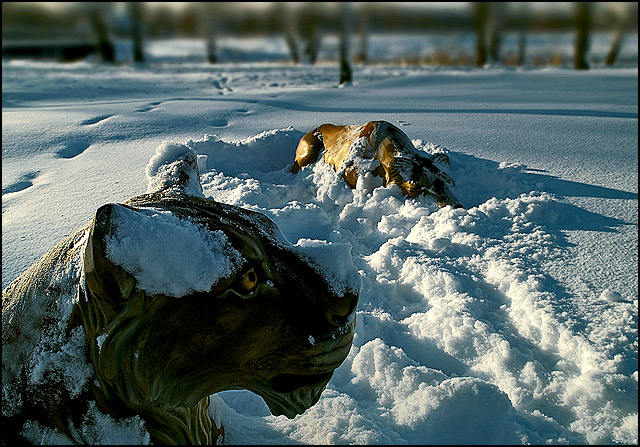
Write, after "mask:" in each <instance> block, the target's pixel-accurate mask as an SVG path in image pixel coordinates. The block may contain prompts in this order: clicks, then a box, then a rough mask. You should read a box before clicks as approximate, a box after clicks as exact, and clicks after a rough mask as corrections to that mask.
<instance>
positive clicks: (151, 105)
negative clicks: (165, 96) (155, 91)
mask: <svg viewBox="0 0 640 447" xmlns="http://www.w3.org/2000/svg"><path fill="white" fill-rule="evenodd" d="M160 104H162V102H161V101H156V102H150V103H149V104H147V105H146V106H142V107H140V108H139V109H136V112H150V111H151V110H153V109H155V108H156V107H157V106H159V105H160Z"/></svg>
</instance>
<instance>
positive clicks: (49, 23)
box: [2, 2, 638, 82]
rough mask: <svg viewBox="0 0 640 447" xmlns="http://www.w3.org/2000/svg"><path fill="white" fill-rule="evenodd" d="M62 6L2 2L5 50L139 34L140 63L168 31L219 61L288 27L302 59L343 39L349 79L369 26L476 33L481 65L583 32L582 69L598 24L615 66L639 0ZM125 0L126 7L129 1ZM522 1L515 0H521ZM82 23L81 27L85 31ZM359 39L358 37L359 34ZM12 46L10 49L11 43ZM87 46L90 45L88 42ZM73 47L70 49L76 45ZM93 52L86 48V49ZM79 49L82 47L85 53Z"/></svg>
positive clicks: (109, 57) (106, 44) (109, 46)
mask: <svg viewBox="0 0 640 447" xmlns="http://www.w3.org/2000/svg"><path fill="white" fill-rule="evenodd" d="M73 5H75V6H74V7H65V8H61V9H60V10H58V11H51V10H50V9H44V8H42V7H41V6H38V5H37V4H34V3H28V2H3V3H2V35H3V57H4V55H5V39H7V40H11V39H24V38H27V37H28V38H30V39H42V40H50V39H54V38H63V37H67V38H69V37H73V38H75V39H76V40H77V39H78V36H79V35H82V34H83V33H84V35H86V36H88V38H90V39H92V40H93V41H94V42H95V47H94V49H95V51H96V52H97V53H98V54H99V55H100V57H101V59H102V60H103V61H107V62H109V61H114V59H115V56H114V48H113V39H116V38H117V39H122V38H126V39H131V41H132V43H133V61H134V62H137V63H141V62H144V60H145V58H144V51H143V39H145V38H161V37H164V38H166V37H173V36H180V37H193V38H204V39H205V41H206V44H207V45H206V47H207V55H206V57H207V60H208V61H209V62H210V63H217V62H218V60H219V58H218V51H219V48H218V45H217V42H218V39H219V37H220V36H222V35H238V36H240V35H247V34H277V33H281V34H282V35H283V36H284V37H285V41H286V43H287V46H288V48H289V51H290V56H291V60H292V61H293V62H294V63H299V62H303V63H312V64H313V63H315V62H316V61H317V60H318V54H319V49H320V45H321V41H322V38H323V36H324V35H326V34H330V33H333V34H337V35H338V36H339V37H340V46H339V59H340V67H341V68H340V73H341V80H343V79H344V80H345V81H344V82H348V80H350V78H351V67H350V63H351V61H355V62H361V63H363V62H367V39H368V35H369V34H370V33H373V32H375V33H384V32H398V31H401V32H405V33H412V32H420V33H436V34H438V33H439V34H442V33H460V32H470V31H472V32H474V33H475V36H476V55H475V64H476V65H478V66H483V65H485V64H486V63H499V62H500V49H501V45H502V40H503V35H504V33H506V32H513V31H516V32H517V33H518V35H519V41H518V61H519V62H518V63H519V64H522V63H523V61H524V58H525V52H526V36H527V34H528V33H532V32H544V31H547V32H549V31H568V30H572V31H573V32H574V33H575V68H577V69H583V68H588V65H589V64H588V61H587V59H586V54H587V52H588V48H589V44H590V42H589V40H590V35H591V33H592V32H593V31H603V30H604V31H608V32H612V33H614V36H615V38H614V39H613V42H612V45H611V49H610V50H609V52H608V54H607V59H606V63H607V64H613V63H615V61H616V59H617V56H618V53H619V49H620V46H621V42H622V39H623V36H624V34H625V33H626V32H629V31H635V32H637V29H638V8H637V3H636V2H631V3H628V4H627V9H626V10H625V11H624V14H623V15H622V17H621V14H620V11H619V10H618V11H616V10H614V9H613V8H611V7H608V6H607V4H606V3H604V4H602V3H598V4H595V3H590V2H574V3H572V6H573V8H565V9H564V10H560V9H558V8H550V9H543V10H539V9H534V8H532V7H530V3H529V2H519V3H504V2H470V3H469V8H459V9H444V10H441V9H420V8H402V7H398V6H396V5H394V4H392V3H377V2H376V3H358V4H357V5H356V4H351V3H347V2H337V3H325V2H301V3H296V4H295V6H294V4H292V3H289V2H274V3H272V6H271V7H270V8H267V9H264V8H263V9H260V10H255V9H251V8H247V7H241V6H239V4H237V3H235V4H234V3H228V2H188V3H187V4H186V5H185V7H184V8H182V9H180V10H174V9H170V8H169V7H168V6H163V5H162V4H156V6H154V7H153V8H151V7H149V6H148V5H147V4H146V3H145V2H124V3H123V2H75V3H74V4H73ZM123 5H124V6H123ZM514 5H515V6H514ZM79 30H80V32H79ZM354 37H355V39H353V38H354ZM7 48H8V46H7ZM83 48H84V47H83ZM67 50H68V48H67ZM84 51H86V48H84V49H83V50H82V52H84ZM80 53H81V52H80V50H78V54H80Z"/></svg>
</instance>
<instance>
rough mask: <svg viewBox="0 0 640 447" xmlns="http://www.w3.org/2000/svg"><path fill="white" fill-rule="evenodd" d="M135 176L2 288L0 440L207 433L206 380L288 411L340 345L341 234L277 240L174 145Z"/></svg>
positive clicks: (350, 284)
mask: <svg viewBox="0 0 640 447" xmlns="http://www.w3.org/2000/svg"><path fill="white" fill-rule="evenodd" d="M147 176H148V180H149V188H148V191H147V194H144V195H140V196H137V197H134V198H132V199H130V200H128V201H126V202H124V203H122V204H108V205H104V206H102V207H100V208H99V209H98V210H97V212H96V214H95V217H94V219H93V220H92V222H90V224H88V225H87V226H85V227H84V228H81V229H79V230H77V231H76V232H75V233H73V234H72V235H70V236H69V237H67V238H66V239H64V240H63V241H62V242H60V243H59V244H58V245H56V246H55V247H54V248H53V249H51V250H50V251H49V252H48V253H47V254H46V255H44V256H43V257H42V258H41V259H40V260H39V261H38V262H36V263H35V264H34V265H33V266H32V267H30V268H29V269H28V270H27V271H25V272H24V273H23V274H22V275H21V276H20V277H19V278H18V279H16V280H15V281H14V282H13V283H12V284H11V285H10V286H9V287H8V288H7V289H5V290H4V291H3V294H2V348H3V349H2V411H3V418H2V421H3V422H2V425H3V428H2V430H3V432H2V433H3V442H6V443H7V444H10V443H11V442H12V441H14V440H15V441H17V442H20V441H24V440H27V441H30V442H33V443H45V444H46V443H69V441H73V442H77V443H126V444H137V443H149V442H153V443H173V444H187V443H211V442H214V441H215V440H216V439H217V438H218V435H219V434H220V431H219V429H218V428H217V427H216V425H215V424H214V423H213V421H212V420H211V418H210V417H209V413H208V406H209V395H211V394H213V393H216V392H218V391H223V390H230V389H247V390H251V391H253V392H255V393H256V394H258V395H260V396H262V398H263V399H264V400H265V402H266V403H267V405H268V407H269V409H270V410H271V412H272V413H273V414H274V415H286V416H287V417H289V418H292V417H294V416H295V415H297V414H300V413H302V412H304V411H305V410H306V409H308V408H309V407H311V406H312V405H314V404H315V403H316V402H317V401H318V399H319V398H320V394H321V392H322V391H323V389H324V388H325V386H326V385H327V383H328V382H329V380H330V379H331V377H332V374H333V372H334V370H335V369H336V368H337V367H338V366H339V365H340V364H341V363H342V362H343V360H344V359H345V358H346V356H347V354H348V352H349V349H350V347H351V342H352V339H353V331H354V327H355V307H356V304H357V301H358V292H359V287H360V279H359V275H358V272H357V270H356V269H355V267H354V265H353V262H352V260H351V255H350V246H346V245H343V244H330V243H326V242H320V241H316V242H308V243H305V244H303V245H301V246H292V245H291V244H290V243H288V242H287V241H286V240H285V238H284V237H283V236H282V235H281V233H280V231H279V230H278V228H277V227H276V225H275V223H273V222H272V221H271V220H269V219H268V218H267V217H266V216H264V215H263V214H260V213H257V212H253V211H249V210H245V209H242V208H238V207H235V206H230V205H225V204H221V203H217V202H214V201H212V200H209V199H206V198H204V197H203V195H202V188H201V186H200V183H199V178H198V168H197V155H196V153H195V152H194V151H193V150H192V149H189V148H187V147H186V146H184V145H182V144H178V143H164V144H163V145H161V146H160V147H159V148H158V150H157V151H156V154H155V155H154V156H153V158H152V159H151V160H150V162H149V164H148V166H147Z"/></svg>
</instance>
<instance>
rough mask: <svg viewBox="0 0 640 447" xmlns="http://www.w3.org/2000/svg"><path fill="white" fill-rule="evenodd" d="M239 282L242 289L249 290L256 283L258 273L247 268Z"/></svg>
mask: <svg viewBox="0 0 640 447" xmlns="http://www.w3.org/2000/svg"><path fill="white" fill-rule="evenodd" d="M240 284H242V287H243V288H244V290H246V291H247V292H251V291H252V290H253V289H255V288H256V286H257V285H258V274H257V273H256V272H255V270H254V269H251V270H248V271H247V272H245V274H244V275H242V280H241V281H240Z"/></svg>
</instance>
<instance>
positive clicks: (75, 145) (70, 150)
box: [56, 140, 91, 158]
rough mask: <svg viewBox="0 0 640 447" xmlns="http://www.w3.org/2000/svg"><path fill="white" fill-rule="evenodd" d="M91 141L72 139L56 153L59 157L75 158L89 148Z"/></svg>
mask: <svg viewBox="0 0 640 447" xmlns="http://www.w3.org/2000/svg"><path fill="white" fill-rule="evenodd" d="M89 146H91V143H90V142H88V141H85V140H76V141H70V142H69V143H67V144H66V145H65V146H64V147H63V148H62V149H60V150H59V151H58V152H57V153H56V155H57V156H58V158H74V157H77V156H78V155H80V154H82V153H83V152H84V151H86V150H87V149H89Z"/></svg>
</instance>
